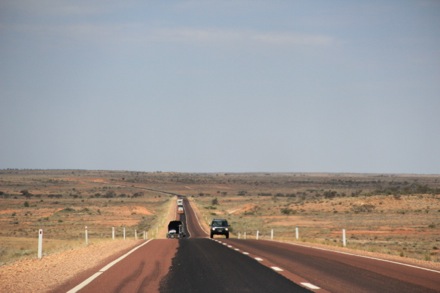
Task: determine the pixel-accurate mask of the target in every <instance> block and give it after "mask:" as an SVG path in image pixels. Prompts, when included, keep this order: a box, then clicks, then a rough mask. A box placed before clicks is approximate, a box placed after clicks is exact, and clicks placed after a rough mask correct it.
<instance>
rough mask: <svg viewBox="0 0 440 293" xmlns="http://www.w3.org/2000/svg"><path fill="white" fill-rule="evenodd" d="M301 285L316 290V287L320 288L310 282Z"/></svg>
mask: <svg viewBox="0 0 440 293" xmlns="http://www.w3.org/2000/svg"><path fill="white" fill-rule="evenodd" d="M301 285H303V286H304V287H307V288H309V289H312V290H318V289H321V288H319V287H318V286H315V285H313V284H310V283H305V282H304V283H301Z"/></svg>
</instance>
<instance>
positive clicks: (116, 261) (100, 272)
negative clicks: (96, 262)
mask: <svg viewBox="0 0 440 293" xmlns="http://www.w3.org/2000/svg"><path fill="white" fill-rule="evenodd" d="M151 240H153V239H149V240H148V241H146V242H144V243H142V244H141V245H138V246H136V247H135V248H133V249H132V250H130V251H129V252H127V253H126V254H124V255H123V256H121V257H120V258H118V259H116V260H114V261H112V262H111V263H109V264H108V265H106V266H105V267H103V268H102V269H100V270H99V271H98V272H97V273H95V274H93V275H92V276H91V277H89V278H88V279H87V280H85V281H83V282H82V283H81V284H79V285H77V286H76V287H75V288H72V289H70V290H69V291H67V293H76V292H78V291H79V290H81V289H82V288H84V287H85V286H87V285H88V284H90V283H91V282H92V281H93V280H94V279H96V278H97V277H99V276H100V275H101V274H102V273H104V272H105V271H107V270H108V269H109V268H111V267H112V266H114V265H115V264H116V263H118V262H120V261H121V260H123V259H124V258H126V257H127V256H129V255H130V254H132V253H133V252H134V251H136V250H137V249H139V248H141V247H142V246H144V245H146V244H147V243H148V242H150V241H151Z"/></svg>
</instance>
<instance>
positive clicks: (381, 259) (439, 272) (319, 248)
mask: <svg viewBox="0 0 440 293" xmlns="http://www.w3.org/2000/svg"><path fill="white" fill-rule="evenodd" d="M276 242H279V243H286V244H290V245H296V246H301V247H307V248H312V249H318V250H323V251H329V252H334V253H339V254H345V255H350V256H357V257H362V258H368V259H373V260H377V261H383V262H387V263H392V264H396V265H401V266H405V267H410V268H415V269H420V270H424V271H429V272H434V273H438V274H440V271H438V270H432V269H428V268H424V267H419V266H415V265H410V264H406V263H401V262H398V261H392V260H387V259H383V258H377V257H372V256H367V255H360V254H354V253H350V252H344V251H337V250H331V249H326V248H321V247H313V246H308V245H302V244H298V243H293V242H282V241H276Z"/></svg>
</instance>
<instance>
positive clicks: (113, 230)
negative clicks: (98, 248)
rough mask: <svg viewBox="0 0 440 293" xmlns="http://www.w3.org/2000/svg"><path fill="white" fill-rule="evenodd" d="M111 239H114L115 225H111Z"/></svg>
mask: <svg viewBox="0 0 440 293" xmlns="http://www.w3.org/2000/svg"><path fill="white" fill-rule="evenodd" d="M112 239H113V240H115V227H112Z"/></svg>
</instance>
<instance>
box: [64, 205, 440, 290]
mask: <svg viewBox="0 0 440 293" xmlns="http://www.w3.org/2000/svg"><path fill="white" fill-rule="evenodd" d="M184 206H185V214H184V215H182V217H181V220H182V222H183V223H184V225H185V226H186V227H185V228H184V229H185V232H186V234H187V237H186V238H184V239H180V240H176V239H155V240H150V241H149V242H146V243H143V245H142V246H141V247H139V248H137V249H136V250H135V251H133V252H131V253H130V254H129V255H128V256H126V257H124V258H122V259H120V260H119V261H118V262H117V263H115V264H114V265H112V266H111V267H107V266H106V267H103V268H96V270H95V271H94V272H93V270H92V271H90V272H88V274H89V276H90V278H86V277H84V276H79V277H77V278H75V279H73V280H71V281H70V282H69V285H70V286H71V287H69V288H73V290H71V291H70V292H310V291H314V292H440V272H438V271H433V270H425V269H421V268H416V267H412V266H406V265H402V264H397V263H392V262H387V261H382V260H377V259H371V258H365V257H359V256H355V255H349V254H341V253H337V252H332V251H327V250H321V249H315V248H310V247H304V246H300V245H292V244H286V243H279V242H276V241H263V240H240V239H231V238H230V239H225V238H224V237H221V236H218V237H217V236H216V237H215V239H214V240H212V239H209V238H208V234H207V232H208V231H204V230H203V229H202V228H201V226H200V224H199V222H198V219H197V217H196V215H195V213H194V212H193V210H192V209H191V206H190V205H189V203H188V201H187V200H186V199H185V201H184ZM64 288H65V287H63V289H64ZM61 291H67V290H61ZM58 292H59V291H58Z"/></svg>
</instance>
